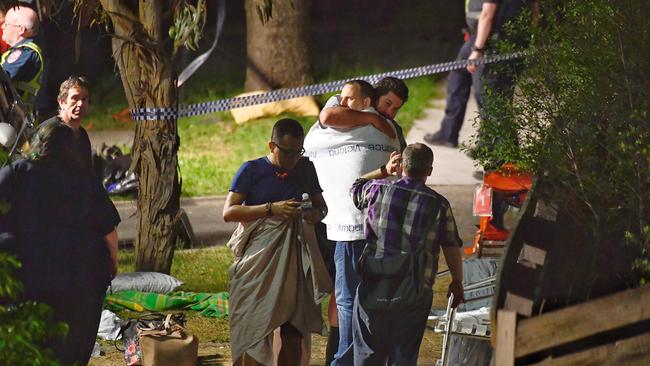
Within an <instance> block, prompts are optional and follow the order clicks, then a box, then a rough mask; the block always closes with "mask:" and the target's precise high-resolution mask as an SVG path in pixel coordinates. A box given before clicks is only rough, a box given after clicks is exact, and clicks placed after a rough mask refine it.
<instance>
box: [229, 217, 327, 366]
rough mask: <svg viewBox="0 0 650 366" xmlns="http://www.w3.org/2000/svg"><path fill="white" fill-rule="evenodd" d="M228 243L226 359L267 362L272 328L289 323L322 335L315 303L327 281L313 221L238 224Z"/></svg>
mask: <svg viewBox="0 0 650 366" xmlns="http://www.w3.org/2000/svg"><path fill="white" fill-rule="evenodd" d="M228 246H229V247H230V248H231V249H232V251H233V253H234V254H235V262H234V263H233V265H232V266H231V267H230V271H229V274H230V341H231V347H232V359H233V361H234V360H237V359H239V357H241V355H242V354H243V353H247V354H248V355H249V356H251V357H253V358H254V359H255V360H257V361H258V362H260V363H262V364H265V365H270V364H272V363H273V348H272V346H273V330H274V329H275V328H277V327H279V326H280V325H282V324H284V323H286V322H290V323H291V324H292V325H293V326H294V327H296V328H297V329H298V330H299V331H300V333H301V334H302V335H303V336H305V337H308V336H309V335H310V334H311V333H322V331H323V326H324V324H323V320H322V318H321V310H320V306H319V304H320V302H321V301H322V300H323V299H324V298H325V296H326V293H328V292H331V289H332V283H331V280H330V278H329V275H328V273H327V269H326V268H325V264H324V263H323V259H322V257H321V254H320V251H319V249H318V244H317V242H316V236H315V234H314V227H313V225H310V224H307V223H305V222H303V221H302V220H298V219H292V220H281V219H275V218H264V219H258V220H254V221H251V222H247V223H240V224H239V226H238V227H237V229H236V230H235V232H234V233H233V235H232V237H231V239H230V241H229V242H228Z"/></svg>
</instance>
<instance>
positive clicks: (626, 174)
mask: <svg viewBox="0 0 650 366" xmlns="http://www.w3.org/2000/svg"><path fill="white" fill-rule="evenodd" d="M541 8H542V18H541V23H540V26H539V27H537V28H533V29H531V27H530V26H528V25H527V24H526V22H524V21H523V19H521V20H520V21H519V22H518V23H517V24H515V25H514V26H512V27H511V28H510V29H509V31H510V32H524V31H525V32H529V34H530V35H532V37H531V38H530V40H531V44H530V47H529V50H530V53H529V54H528V55H527V56H526V58H525V59H524V61H523V62H524V65H525V68H524V71H523V72H522V73H521V74H520V76H519V78H518V82H517V89H516V94H515V98H514V99H513V100H506V99H503V98H501V97H499V96H498V95H491V94H489V92H488V97H487V98H486V99H487V100H486V103H485V104H486V105H485V109H484V111H483V113H482V114H483V120H482V121H481V122H480V123H481V126H480V128H481V130H482V137H481V138H482V139H483V138H484V139H488V140H492V141H498V142H499V143H498V144H497V145H496V146H493V147H491V148H487V147H485V146H480V144H479V145H477V146H479V147H478V148H477V149H476V151H475V153H476V157H477V159H478V161H479V163H480V164H481V165H483V166H488V167H489V166H497V165H499V164H500V163H503V162H514V163H516V164H518V165H519V166H520V167H521V168H523V169H527V170H531V171H533V172H534V173H535V174H536V175H537V176H538V177H541V178H543V181H544V188H543V190H542V192H541V194H542V195H544V196H547V197H549V198H551V199H552V200H553V201H555V202H557V203H559V204H560V207H561V209H563V210H564V212H569V213H570V214H571V215H570V216H571V217H572V218H573V219H574V220H576V222H577V223H580V225H581V226H583V227H584V228H585V230H586V231H587V232H588V233H589V236H590V237H591V238H593V240H594V248H595V250H597V248H598V245H611V244H612V240H613V241H615V242H616V244H621V247H622V248H625V249H626V250H628V249H630V250H631V251H632V252H633V253H634V257H635V259H634V261H633V265H632V266H633V269H634V273H635V282H636V284H644V283H647V282H648V281H649V280H650V223H649V222H648V213H649V212H650V191H649V189H650V174H649V173H650V121H649V118H648V117H649V114H648V113H649V109H650V95H649V88H650V62H648V60H649V59H650V22H648V20H647V14H648V12H647V3H646V2H645V1H643V0H616V1H614V0H568V1H567V0H548V1H543V2H541ZM499 48H500V49H501V51H507V50H511V49H512V48H513V45H512V44H500V45H499ZM476 123H479V121H478V120H477V122H476ZM513 135H516V136H517V137H518V138H516V139H509V138H507V137H508V136H513ZM504 137H505V138H504ZM477 139H478V137H477ZM517 140H518V142H517Z"/></svg>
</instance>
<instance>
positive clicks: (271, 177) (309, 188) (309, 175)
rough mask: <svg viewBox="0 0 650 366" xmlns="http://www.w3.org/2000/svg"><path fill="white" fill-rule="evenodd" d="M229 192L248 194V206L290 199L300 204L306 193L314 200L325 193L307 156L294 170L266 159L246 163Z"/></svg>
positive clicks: (246, 203) (240, 169)
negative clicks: (275, 164)
mask: <svg viewBox="0 0 650 366" xmlns="http://www.w3.org/2000/svg"><path fill="white" fill-rule="evenodd" d="M230 191H231V192H236V193H243V194H245V195H246V199H245V200H244V205H247V206H254V205H261V204H263V203H267V202H277V201H283V200H288V199H291V198H293V199H295V200H298V201H300V200H301V199H302V194H303V193H309V196H310V197H312V196H313V195H316V194H319V193H321V192H323V190H322V189H321V187H320V184H319V183H318V177H317V176H316V169H315V168H314V164H313V163H312V162H311V161H309V159H307V158H304V157H303V158H301V159H300V160H299V161H298V164H296V167H295V168H293V169H292V170H284V169H281V168H279V167H276V166H274V165H273V164H271V162H270V161H269V159H268V158H267V157H262V158H259V159H255V160H250V161H247V162H245V163H244V164H243V165H242V166H241V168H239V170H238V171H237V174H235V178H234V179H233V181H232V185H231V186H230Z"/></svg>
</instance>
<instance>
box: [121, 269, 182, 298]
mask: <svg viewBox="0 0 650 366" xmlns="http://www.w3.org/2000/svg"><path fill="white" fill-rule="evenodd" d="M182 284H183V282H181V281H179V280H178V279H176V278H174V277H172V276H170V275H166V274H164V273H159V272H126V273H119V274H118V275H117V276H115V278H113V281H111V288H112V290H113V292H118V291H127V290H134V291H142V292H155V293H157V294H166V293H168V292H172V291H174V290H175V289H176V288H177V287H178V286H180V285H182ZM109 291H110V289H109Z"/></svg>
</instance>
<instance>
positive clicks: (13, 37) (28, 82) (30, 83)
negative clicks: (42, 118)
mask: <svg viewBox="0 0 650 366" xmlns="http://www.w3.org/2000/svg"><path fill="white" fill-rule="evenodd" d="M38 27H39V20H38V15H37V14H36V12H35V11H34V10H33V9H31V8H29V7H26V6H17V7H14V8H11V9H9V10H8V11H7V14H6V15H5V21H4V23H3V24H2V40H3V41H5V42H6V43H7V44H8V45H9V46H10V48H9V50H7V51H6V52H5V53H3V54H2V59H1V60H0V64H1V65H2V68H3V69H4V70H5V72H6V73H7V74H8V75H9V77H10V78H11V80H12V81H13V83H14V86H15V87H16V89H17V91H18V93H19V94H20V96H21V98H22V100H23V102H24V103H25V104H26V105H27V106H29V107H30V109H31V108H33V107H34V101H35V99H36V95H37V94H38V91H39V90H40V89H41V77H42V75H43V68H44V62H43V51H42V50H41V48H40V47H39V46H38V45H37V44H36V43H34V37H35V36H36V34H37V33H38Z"/></svg>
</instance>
